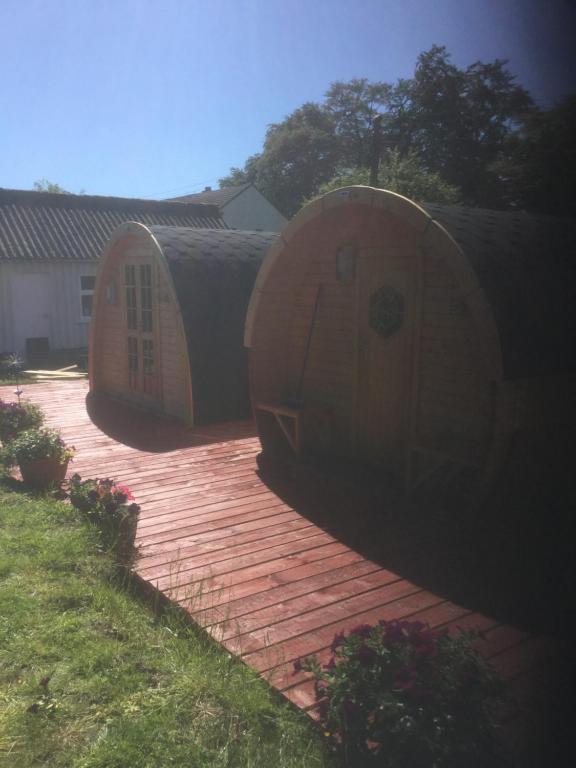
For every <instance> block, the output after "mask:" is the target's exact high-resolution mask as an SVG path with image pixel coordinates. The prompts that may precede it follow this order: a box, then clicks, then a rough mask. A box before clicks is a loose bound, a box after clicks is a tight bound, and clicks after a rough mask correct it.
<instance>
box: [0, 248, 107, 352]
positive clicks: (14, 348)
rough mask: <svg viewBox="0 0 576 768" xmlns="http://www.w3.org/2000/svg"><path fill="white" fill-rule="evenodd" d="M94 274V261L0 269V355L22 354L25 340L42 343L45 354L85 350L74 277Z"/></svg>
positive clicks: (22, 264)
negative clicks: (42, 340) (45, 344)
mask: <svg viewBox="0 0 576 768" xmlns="http://www.w3.org/2000/svg"><path fill="white" fill-rule="evenodd" d="M96 268H97V262H96V261H86V262H81V261H78V262H76V261H74V262H71V261H69V262H66V261H62V262H44V263H43V262H38V261H36V262H32V261H31V262H12V263H7V262H2V263H0V353H3V352H7V353H10V352H24V351H25V349H24V343H25V342H24V338H25V336H26V335H27V334H29V335H33V336H46V337H48V339H49V343H50V349H74V348H78V347H86V346H88V327H89V321H88V319H86V318H82V314H81V302H80V277H81V276H82V275H95V274H96ZM27 276H29V278H30V279H29V280H28V279H27ZM23 299H24V300H23Z"/></svg>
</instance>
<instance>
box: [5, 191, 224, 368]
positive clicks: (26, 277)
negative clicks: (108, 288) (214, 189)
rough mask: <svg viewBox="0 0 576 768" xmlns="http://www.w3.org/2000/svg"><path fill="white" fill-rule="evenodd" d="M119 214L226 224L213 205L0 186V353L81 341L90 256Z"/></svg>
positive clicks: (184, 223) (92, 264)
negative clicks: (35, 190) (67, 193)
mask: <svg viewBox="0 0 576 768" xmlns="http://www.w3.org/2000/svg"><path fill="white" fill-rule="evenodd" d="M125 221H137V222H139V223H142V224H146V225H158V224H165V225H169V226H179V227H194V228H197V227H201V228H211V229H225V228H226V225H225V224H224V222H223V221H222V219H221V217H220V215H219V212H218V208H217V207H216V206H214V205H202V204H197V203H187V202H169V201H155V200H136V199H131V198H122V197H94V196H91V195H66V194H54V193H49V192H30V191H24V190H13V189H0V355H3V354H10V353H13V352H17V353H19V354H24V355H34V354H43V353H45V352H48V351H52V350H61V349H82V348H85V347H87V345H88V326H89V323H90V315H91V311H92V293H93V290H94V284H95V279H96V269H97V266H98V259H99V258H100V256H101V254H102V252H103V250H104V247H105V244H106V243H107V241H108V239H109V238H110V235H111V234H112V232H113V231H114V230H115V229H116V227H117V226H118V225H119V224H122V223H123V222H125Z"/></svg>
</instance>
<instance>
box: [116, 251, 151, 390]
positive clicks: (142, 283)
mask: <svg viewBox="0 0 576 768" xmlns="http://www.w3.org/2000/svg"><path fill="white" fill-rule="evenodd" d="M124 281H125V296H126V328H127V331H128V343H127V354H128V386H129V388H130V389H131V390H132V391H134V392H135V393H140V394H141V395H143V396H145V399H149V398H154V399H156V398H157V397H158V376H157V365H156V344H155V339H154V325H155V323H154V291H153V287H154V286H153V272H152V265H151V264H138V265H135V264H128V265H126V267H125V270H124Z"/></svg>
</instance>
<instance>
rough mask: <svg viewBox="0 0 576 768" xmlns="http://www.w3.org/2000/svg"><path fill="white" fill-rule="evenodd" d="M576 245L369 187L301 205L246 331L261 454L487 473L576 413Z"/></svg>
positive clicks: (530, 221)
mask: <svg viewBox="0 0 576 768" xmlns="http://www.w3.org/2000/svg"><path fill="white" fill-rule="evenodd" d="M575 234H576V228H575V224H574V222H572V221H566V220H554V219H550V218H545V217H534V216H528V215H526V214H524V213H519V214H510V213H497V212H493V211H487V210H475V209H470V208H463V207H457V206H440V205H426V206H419V205H416V204H415V203H413V202H412V201H410V200H408V199H406V198H404V197H401V196H399V195H396V194H394V193H392V192H386V191H384V190H378V189H372V188H368V187H349V188H345V189H341V190H337V191H335V192H331V193H329V194H328V195H325V196H324V197H322V198H320V199H318V200H316V201H315V202H313V203H311V204H310V205H308V206H306V207H305V208H303V209H302V210H301V211H300V212H299V213H298V214H297V216H296V217H295V218H294V219H293V220H292V221H291V222H290V223H289V224H288V225H287V227H286V228H285V229H284V231H283V232H282V233H281V236H280V237H279V239H278V240H277V241H276V243H275V244H274V245H273V246H272V248H271V250H270V251H269V252H268V254H267V256H266V259H265V261H264V263H263V265H262V268H261V270H260V273H259V276H258V279H257V282H256V285H255V288H254V292H253V294H252V299H251V303H250V308H249V311H248V316H247V322H246V334H245V343H246V345H247V346H248V347H249V348H250V369H251V371H250V376H251V392H252V399H253V406H254V410H255V415H256V418H257V421H258V427H259V431H260V435H261V438H262V442H263V445H264V448H265V449H270V450H271V449H278V450H280V449H281V448H282V446H284V447H285V446H286V445H287V444H291V446H292V448H293V449H294V450H296V451H297V452H298V451H300V450H311V451H316V452H331V453H334V454H340V455H343V456H354V457H358V458H360V459H364V460H366V461H369V462H377V463H379V464H381V465H384V466H385V467H386V468H388V469H389V470H390V471H391V472H392V473H395V474H396V475H398V476H399V477H401V478H404V479H407V480H408V482H409V483H410V484H412V483H413V482H415V481H417V480H418V478H422V477H423V476H425V475H426V474H427V473H428V472H430V471H433V469H434V467H436V466H438V465H439V464H440V463H442V462H446V461H447V462H456V463H459V464H464V465H471V466H474V467H485V466H487V464H489V463H490V457H493V456H494V452H495V450H497V446H498V441H499V437H500V436H501V435H503V434H507V435H508V434H510V433H511V432H512V431H513V430H514V429H516V428H518V427H519V426H520V425H521V423H526V422H527V421H529V420H530V419H533V418H547V419H554V418H560V419H564V418H573V412H574V408H573V407H572V408H571V414H570V416H569V415H568V411H569V410H570V405H569V401H570V398H571V395H570V394H569V393H570V392H571V389H570V387H571V386H573V382H574V377H573V375H572V377H571V374H573V372H574V371H575V370H576V352H575V344H574V342H575V340H576V297H575V295H574V287H575V280H574V269H575V262H574V259H573V258H572V251H573V249H574V242H575V239H574V236H575ZM528 414H530V415H528Z"/></svg>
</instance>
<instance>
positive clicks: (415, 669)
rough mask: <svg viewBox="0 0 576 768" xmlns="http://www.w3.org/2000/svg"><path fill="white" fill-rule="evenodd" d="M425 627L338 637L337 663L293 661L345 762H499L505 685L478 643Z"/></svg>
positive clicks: (392, 626)
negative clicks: (308, 680)
mask: <svg viewBox="0 0 576 768" xmlns="http://www.w3.org/2000/svg"><path fill="white" fill-rule="evenodd" d="M470 641H471V635H470V633H464V632H462V633H461V634H460V635H458V636H455V637H453V636H450V635H448V634H447V633H446V632H443V631H434V630H432V629H430V628H429V627H428V626H426V625H425V624H423V623H421V622H417V621H413V622H410V621H381V622H379V624H378V625H376V626H371V625H368V624H363V625H360V626H358V627H356V628H354V629H352V630H351V631H350V632H349V633H348V634H347V635H346V634H344V633H341V634H338V635H336V636H335V638H334V641H333V643H332V647H331V652H332V655H331V658H330V660H329V661H328V663H327V664H325V665H323V666H321V665H320V663H319V662H318V661H317V659H316V658H314V657H311V658H307V659H303V660H299V661H297V662H296V663H295V673H297V672H300V671H302V670H305V671H309V672H312V673H313V674H314V676H315V687H316V696H317V700H318V708H319V714H320V719H321V722H322V724H323V726H324V728H325V731H326V734H327V735H328V736H329V737H330V738H331V739H332V741H333V743H334V746H335V748H336V749H337V750H338V751H342V752H343V753H344V759H345V762H346V764H347V765H354V766H372V765H374V766H376V765H377V766H382V768H401V767H402V768H404V767H406V768H431V767H432V766H434V768H448V766H450V768H455V767H456V766H458V767H459V766H462V767H463V766H466V767H467V768H473V767H475V766H484V765H496V764H497V757H496V752H497V750H496V747H495V739H494V735H495V728H496V726H495V712H496V711H497V706H498V704H499V703H500V702H501V700H502V683H501V682H500V680H499V679H498V678H497V676H496V675H495V673H494V672H493V671H492V669H491V668H490V667H489V666H488V665H487V663H486V662H484V661H483V659H482V658H481V657H480V656H479V654H478V653H477V652H476V651H475V650H474V649H473V647H472V645H471V642H470Z"/></svg>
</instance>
